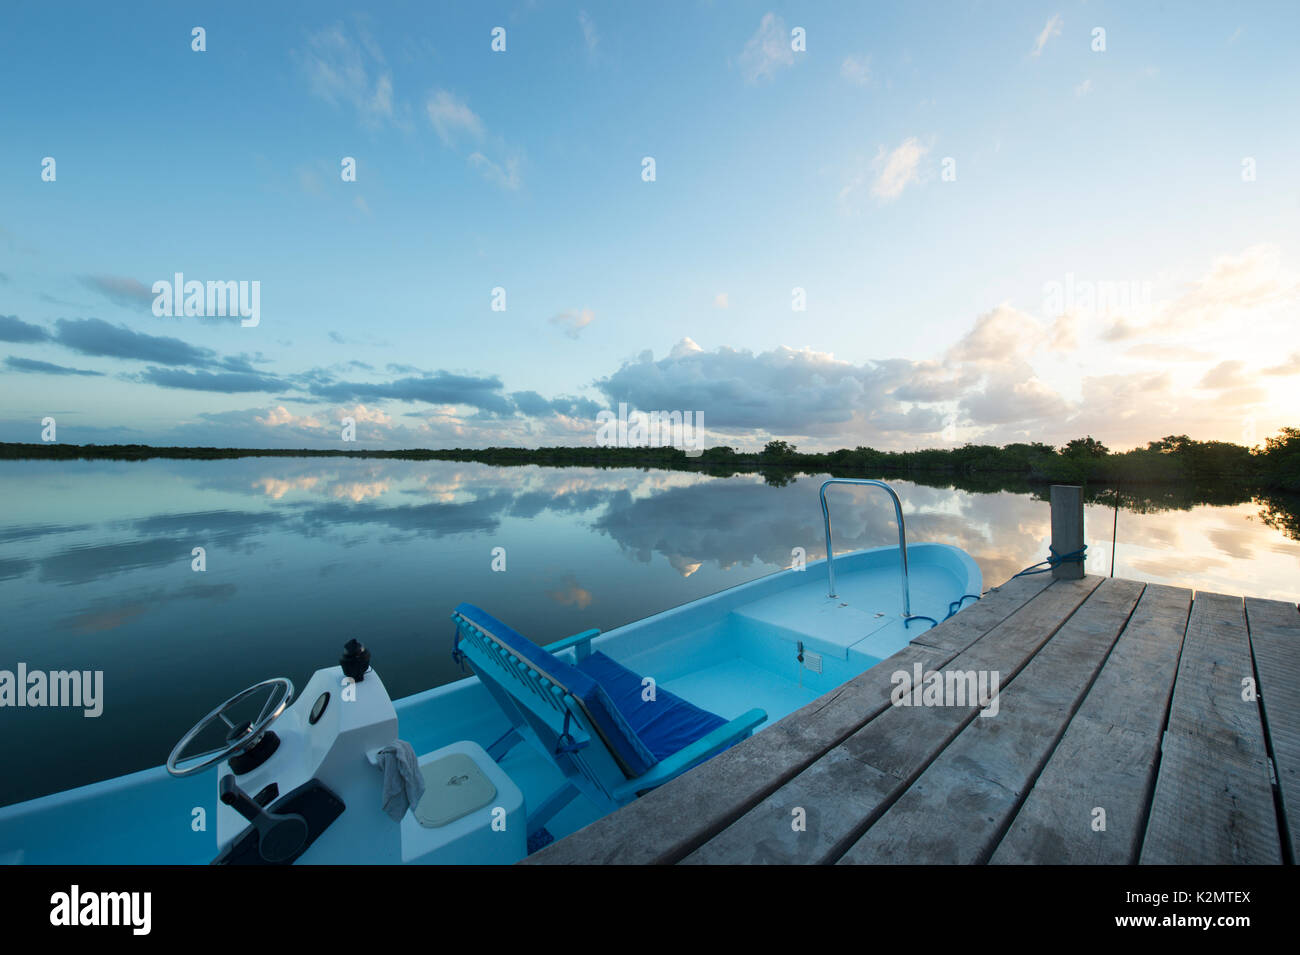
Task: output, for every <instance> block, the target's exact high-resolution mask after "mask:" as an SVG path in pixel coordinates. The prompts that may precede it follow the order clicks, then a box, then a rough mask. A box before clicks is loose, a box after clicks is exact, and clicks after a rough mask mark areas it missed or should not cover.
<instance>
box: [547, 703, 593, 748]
mask: <svg viewBox="0 0 1300 955" xmlns="http://www.w3.org/2000/svg"><path fill="white" fill-rule="evenodd" d="M572 716H573V714H572V713H570V712H569V710H568V709H567V708H566V709H565V711H564V729H562V730H560V739H559V741H558V742H557V743H556V744H555V755H556V756H559V755H560V754H561V753H576V752H577V751H578V750H580V749H586V748H587V744H588V742H590V741H589V740H584V741H583V742H581V743H579V742H578V741H577V740H576V739H574V738H573V734H572V733H570V732H569V719H570V718H571V717H572ZM566 739H567V740H568V742H567V743H566V742H565V740H566Z"/></svg>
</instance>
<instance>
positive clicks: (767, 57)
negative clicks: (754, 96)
mask: <svg viewBox="0 0 1300 955" xmlns="http://www.w3.org/2000/svg"><path fill="white" fill-rule="evenodd" d="M785 66H794V50H792V49H791V48H790V31H789V30H787V29H786V28H785V21H784V20H782V19H781V18H780V17H778V16H777V15H776V14H775V13H765V14H763V19H762V20H761V21H759V24H758V30H757V31H755V33H754V35H753V36H751V37H750V38H749V42H748V43H746V44H745V49H744V51H743V52H742V53H741V54H740V69H741V73H742V74H743V75H744V77H745V81H746V82H748V83H757V82H758V81H759V80H762V79H771V78H772V77H773V76H775V75H776V71H777V70H779V69H781V68H782V67H785Z"/></svg>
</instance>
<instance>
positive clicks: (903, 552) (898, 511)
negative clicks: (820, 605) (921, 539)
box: [819, 478, 912, 617]
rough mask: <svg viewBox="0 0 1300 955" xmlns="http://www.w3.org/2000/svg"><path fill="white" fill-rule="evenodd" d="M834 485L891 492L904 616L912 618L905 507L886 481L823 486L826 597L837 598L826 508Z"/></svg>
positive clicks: (840, 480) (850, 480)
mask: <svg viewBox="0 0 1300 955" xmlns="http://www.w3.org/2000/svg"><path fill="white" fill-rule="evenodd" d="M832 484H862V485H867V486H870V487H881V488H884V489H885V490H886V491H887V492H889V496H890V497H891V498H893V500H894V517H895V519H896V520H897V521H898V554H899V557H900V559H901V560H902V569H903V616H904V617H910V616H912V595H911V590H910V588H909V587H908V582H907V531H906V529H905V528H904V526H903V505H902V503H901V502H900V501H899V500H898V495H897V494H895V493H894V489H893V488H892V487H890V486H889V485H888V484H886V483H885V482H884V481H868V480H866V479H865V478H831V479H830V480H829V481H827V482H826V483H825V484H823V485H822V489H821V491H820V492H819V495H820V497H821V499H822V520H823V521H824V522H825V524H826V577H827V581H828V582H829V584H830V591H829V593H827V595H826V596H828V597H834V596H836V593H835V554H834V552H833V551H832V550H831V512H830V511H829V510H828V509H827V507H826V489H827V488H828V487H830V486H831V485H832Z"/></svg>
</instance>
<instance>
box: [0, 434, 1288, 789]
mask: <svg viewBox="0 0 1300 955" xmlns="http://www.w3.org/2000/svg"><path fill="white" fill-rule="evenodd" d="M819 483H820V479H818V478H808V477H801V478H799V479H798V480H796V481H794V482H793V483H791V484H788V485H786V486H783V487H776V486H770V485H768V484H766V483H765V482H764V480H763V479H762V478H761V477H759V476H756V475H745V476H738V477H731V478H712V477H707V476H704V475H699V474H692V473H682V472H671V471H629V470H621V471H602V470H595V469H586V468H572V469H542V468H536V467H521V468H493V467H488V466H485V465H474V464H456V463H445V462H401V461H364V460H343V459H339V460H329V461H325V462H322V461H319V460H308V459H295V458H279V459H275V458H269V459H268V458H262V459H242V460H234V461H211V462H209V461H149V462H144V463H121V462H108V461H103V462H0V495H2V496H3V500H4V501H6V502H7V506H6V510H5V512H4V515H3V517H0V670H10V671H14V670H16V669H17V665H18V663H19V662H20V661H21V662H23V663H25V664H26V665H27V668H28V670H29V671H33V670H45V671H49V670H72V669H76V670H102V671H103V673H104V706H103V713H102V715H101V716H100V717H98V718H86V717H85V716H83V714H82V711H81V710H79V709H51V708H45V709H31V708H23V709H17V708H13V707H4V708H0V804H5V803H9V802H14V801H18V800H21V799H27V798H31V797H34V796H38V795H41V794H44V793H47V792H52V791H55V790H59V789H65V788H68V787H70V786H75V785H81V784H83V783H87V782H91V781H94V780H97V779H103V778H107V777H110V776H115V775H118V774H120V773H124V772H129V771H133V770H137V769H142V768H145V767H148V766H155V765H158V764H160V763H162V762H163V760H165V759H166V757H167V753H168V752H169V751H170V749H171V747H172V745H173V744H174V743H175V741H176V740H177V739H179V738H180V736H181V735H182V734H183V733H184V731H185V730H186V729H188V728H189V727H190V725H192V724H193V723H194V722H196V721H197V720H198V719H199V718H200V717H201V716H203V714H204V713H206V712H207V711H208V710H209V709H211V708H212V707H213V706H215V705H216V704H217V703H219V702H220V701H221V700H223V699H225V698H226V697H228V696H230V695H232V694H233V693H234V692H236V691H238V690H240V689H242V688H244V687H245V686H249V685H251V684H253V683H256V682H258V681H260V680H263V679H266V678H268V677H271V676H287V677H289V678H290V679H292V680H293V681H294V683H295V684H296V685H298V686H302V685H303V684H304V683H305V682H306V680H307V678H308V676H309V675H310V674H311V672H312V671H313V670H315V669H316V668H318V667H321V666H328V665H332V664H333V663H335V662H336V661H337V658H338V655H339V651H340V649H341V648H342V645H343V644H344V642H346V641H347V640H348V639H349V638H350V637H357V638H359V639H360V640H361V641H362V642H364V643H365V644H367V646H369V647H370V649H371V652H372V653H373V655H374V666H375V668H376V669H377V670H378V672H379V673H380V674H381V676H382V677H383V679H384V682H385V684H386V685H387V687H388V689H389V692H390V693H391V694H392V695H393V697H394V698H398V697H401V696H406V695H409V694H411V693H415V692H418V691H420V690H424V689H427V688H428V687H431V686H435V685H438V684H441V683H446V682H449V681H451V680H454V679H457V678H459V676H460V673H459V672H458V670H457V668H456V667H455V666H454V665H453V664H452V662H451V659H450V654H449V649H450V638H451V631H452V626H451V623H450V621H449V619H448V614H449V613H450V611H451V609H452V608H453V607H454V606H455V605H456V604H457V603H459V602H460V601H462V600H468V601H471V602H473V603H477V604H480V605H481V606H483V607H484V608H486V609H488V610H489V611H491V612H493V613H495V614H497V615H498V616H501V617H502V618H504V619H505V620H506V621H507V622H509V623H512V624H514V625H515V626H516V627H517V628H518V629H520V630H522V631H523V632H524V633H526V634H528V635H529V636H531V637H533V638H534V639H536V640H538V641H539V642H546V641H549V640H555V639H558V638H560V637H562V636H566V635H568V634H570V633H574V632H576V631H579V630H583V629H585V628H588V627H599V628H600V629H602V630H609V629H612V628H614V627H617V626H619V625H621V624H624V623H627V622H628V621H631V620H635V619H638V618H640V617H643V616H646V615H648V614H651V613H655V612H657V611H660V610H664V609H666V608H668V607H672V606H676V605H677V604H681V603H683V602H685V601H688V600H691V599H693V598H695V597H699V596H702V595H705V594H709V593H713V592H715V591H717V590H720V589H722V588H725V587H729V586H732V585H734V584H738V583H741V582H743V581H746V580H750V579H752V578H754V577H758V576H761V575H764V574H768V573H772V572H773V571H776V570H779V569H781V568H782V567H786V566H789V564H790V558H791V550H792V548H794V547H803V548H804V549H805V550H806V551H807V555H808V559H809V560H812V559H815V558H817V557H820V556H824V546H823V543H822V530H821V511H820V506H819V504H818V502H817V488H818V486H819ZM892 483H893V484H894V486H895V487H896V488H897V490H898V492H899V494H900V496H901V497H902V499H903V502H904V506H905V512H906V514H907V517H908V533H909V539H910V540H915V541H920V540H935V541H943V542H947V543H951V544H956V545H957V546H959V547H962V548H964V549H965V550H967V551H968V552H969V553H970V554H971V555H972V556H974V557H975V559H976V560H978V561H979V564H980V566H981V568H982V569H983V572H984V583H985V587H986V588H988V587H990V586H993V585H995V584H999V583H1001V582H1003V581H1004V580H1006V579H1007V578H1008V577H1009V576H1010V575H1011V574H1013V573H1015V572H1016V571H1017V570H1020V569H1021V568H1023V567H1025V566H1027V565H1029V564H1032V563H1034V562H1035V561H1037V560H1040V559H1041V558H1042V557H1043V556H1044V555H1045V554H1046V553H1047V541H1048V538H1049V513H1048V506H1047V504H1046V503H1044V502H1042V501H1039V500H1036V499H1034V498H1033V497H1031V496H1029V495H1027V494H1015V493H1009V492H1000V493H971V492H965V491H957V490H952V489H948V488H933V487H926V486H921V485H916V484H911V483H909V482H906V481H895V482H892ZM833 493H834V494H835V495H836V498H835V504H834V506H833V509H832V514H833V516H834V517H835V527H836V546H837V547H843V548H844V549H845V550H849V549H853V548H857V547H867V546H874V545H877V544H888V543H892V542H894V541H895V540H896V539H897V538H896V532H895V531H894V529H893V520H892V510H891V508H890V507H889V505H888V502H887V500H886V499H885V498H884V497H883V496H881V495H879V493H878V492H876V493H875V494H874V495H873V494H869V493H867V492H863V491H854V490H847V489H843V488H841V489H837V490H836V491H835V492H833ZM1259 515H1260V506H1259V505H1256V504H1239V505H1234V506H1196V507H1192V508H1190V509H1184V510H1165V511H1158V512H1154V513H1133V512H1131V511H1127V510H1123V509H1121V510H1120V512H1119V515H1118V528H1119V529H1118V541H1119V546H1118V552H1117V554H1116V560H1115V574H1116V576H1125V577H1135V578H1139V579H1143V580H1150V581H1160V582H1166V583H1174V584H1181V585H1185V586H1196V587H1198V588H1200V589H1207V590H1219V591H1224V592H1229V593H1236V594H1249V595H1255V596H1263V597H1275V598H1281V599H1288V600H1295V599H1296V597H1297V596H1298V595H1300V573H1298V572H1297V571H1298V570H1300V543H1297V542H1296V541H1295V540H1291V539H1288V538H1287V537H1286V536H1284V534H1283V533H1281V532H1280V531H1278V530H1276V529H1274V528H1272V527H1270V526H1268V525H1267V524H1266V523H1265V522H1263V521H1261V519H1260V516H1259ZM1112 517H1113V514H1112V511H1111V508H1110V507H1107V506H1096V507H1089V508H1088V512H1087V522H1088V524H1087V529H1088V544H1089V558H1088V562H1087V569H1088V570H1089V571H1090V572H1093V573H1101V574H1105V573H1108V572H1109V570H1110V562H1111V527H1112ZM195 547H203V548H204V549H205V550H206V562H207V569H206V570H205V571H203V572H196V571H195V570H193V569H192V567H191V562H192V560H193V558H192V556H191V553H192V550H193V548H195ZM497 547H501V548H504V549H505V561H506V569H505V571H504V572H494V571H493V570H492V566H491V565H492V560H493V557H492V550H493V548H497Z"/></svg>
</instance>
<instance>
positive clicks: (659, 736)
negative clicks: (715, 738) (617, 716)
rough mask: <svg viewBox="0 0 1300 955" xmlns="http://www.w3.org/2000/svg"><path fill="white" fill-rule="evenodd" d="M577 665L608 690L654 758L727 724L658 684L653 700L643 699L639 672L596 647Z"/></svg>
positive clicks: (667, 754) (643, 690)
mask: <svg viewBox="0 0 1300 955" xmlns="http://www.w3.org/2000/svg"><path fill="white" fill-rule="evenodd" d="M578 669H579V670H581V671H582V672H583V673H585V674H587V675H588V676H590V677H591V678H592V679H593V680H595V681H596V682H597V683H599V684H600V685H601V688H602V689H603V690H604V691H605V692H606V693H608V694H609V697H610V699H611V700H612V701H613V703H614V706H615V707H616V708H617V709H618V711H619V712H620V713H622V714H623V718H624V719H625V720H627V722H628V725H629V726H631V728H632V732H634V733H636V735H637V737H638V738H639V739H640V740H641V742H642V743H643V744H644V745H645V747H646V749H648V750H650V754H651V755H652V756H654V758H655V759H656V760H661V759H667V758H668V757H669V756H671V755H673V753H675V752H677V751H678V750H680V749H682V748H683V747H685V746H689V745H690V744H691V743H694V742H695V741H696V740H697V739H699V738H700V737H702V736H705V735H707V734H708V733H710V732H712V731H713V730H715V729H717V728H718V727H720V726H726V725H727V721H726V720H724V719H723V718H722V717H721V716H718V715H717V714H715V713H710V712H709V711H708V710H702V709H700V708H699V707H698V706H696V705H695V704H693V703H688V702H687V701H686V700H683V699H682V698H681V697H680V696H677V695H676V694H675V693H671V692H669V691H668V690H665V689H663V688H662V687H660V686H656V687H655V692H654V699H653V700H647V699H645V698H644V694H645V684H644V682H643V680H642V678H641V676H640V675H638V674H636V673H633V672H632V671H631V670H629V669H628V668H627V667H625V666H623V665H622V664H621V663H618V662H616V661H614V660H611V659H610V658H609V657H607V656H605V654H603V653H601V652H600V651H599V650H597V651H596V652H594V653H592V654H591V656H589V657H587V658H586V659H585V660H580V661H578Z"/></svg>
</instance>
